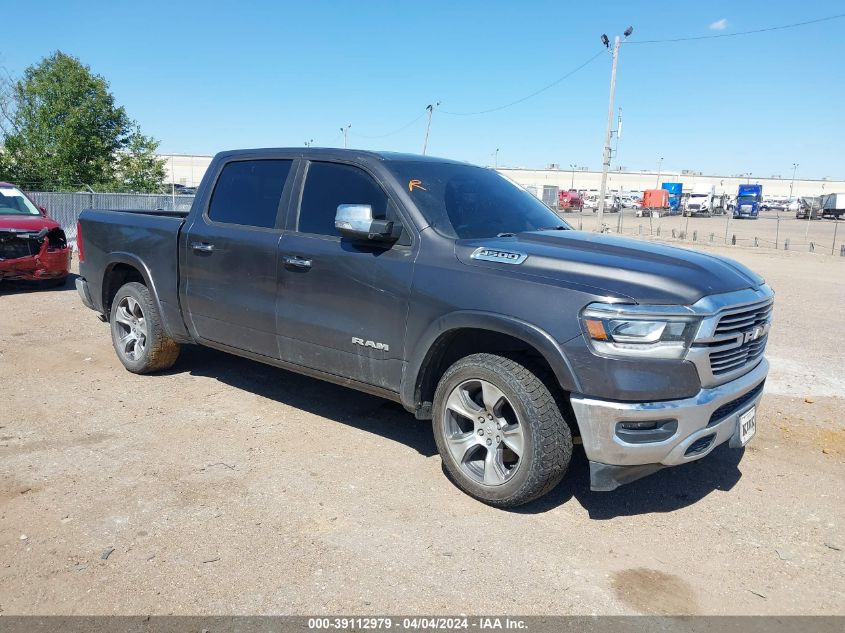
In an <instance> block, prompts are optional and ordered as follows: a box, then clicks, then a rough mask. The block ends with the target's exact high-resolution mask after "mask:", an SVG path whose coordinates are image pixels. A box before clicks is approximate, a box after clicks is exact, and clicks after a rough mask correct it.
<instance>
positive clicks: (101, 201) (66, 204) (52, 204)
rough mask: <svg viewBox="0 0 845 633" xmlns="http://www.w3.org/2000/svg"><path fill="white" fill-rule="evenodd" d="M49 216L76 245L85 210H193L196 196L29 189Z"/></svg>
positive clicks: (31, 196) (28, 193) (30, 193)
mask: <svg viewBox="0 0 845 633" xmlns="http://www.w3.org/2000/svg"><path fill="white" fill-rule="evenodd" d="M27 195H29V197H30V198H32V200H33V201H34V202H35V204H37V205H38V206H40V207H45V208H46V209H47V215H49V216H50V217H51V218H53V219H54V220H55V221H56V222H58V223H59V224H61V226H62V229H63V230H64V232H65V234H66V235H67V239H68V242H70V243H72V244H74V245H75V244H76V221H77V220H78V219H79V214H80V213H82V210H83V209H111V210H114V211H120V210H125V209H143V210H145V211H156V210H163V211H190V209H191V204H192V203H193V201H194V196H170V195H166V194H146V193H55V192H47V191H27Z"/></svg>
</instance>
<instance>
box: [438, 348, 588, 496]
mask: <svg viewBox="0 0 845 633" xmlns="http://www.w3.org/2000/svg"><path fill="white" fill-rule="evenodd" d="M538 373H541V372H535V371H532V370H531V369H529V368H528V367H527V366H526V365H523V364H521V363H520V362H517V361H516V360H512V359H510V358H505V357H502V356H496V355H493V354H473V355H471V356H467V357H465V358H462V359H461V360H459V361H457V362H456V363H455V364H454V365H452V366H451V367H450V368H449V369H448V370H447V371H446V373H445V374H444V375H443V377H442V378H441V380H440V383H439V384H438V386H437V391H436V393H435V395H434V419H433V426H434V438H435V441H436V443H437V448H438V450H439V452H440V456H441V458H442V460H443V467H444V469H445V470H446V473H447V474H448V475H449V478H450V479H451V480H452V481H453V482H454V483H455V484H456V485H457V486H458V488H460V489H461V490H463V491H464V492H466V493H467V494H469V495H470V496H472V497H475V498H476V499H478V500H480V501H483V502H484V503H487V504H490V505H493V506H498V507H503V508H506V507H513V506H518V505H521V504H523V503H527V502H529V501H532V500H534V499H536V498H537V497H540V496H541V495H544V494H545V493H547V492H549V491H550V490H551V489H552V488H554V487H555V486H556V485H557V484H558V483H559V482H560V480H561V479H562V478H563V476H564V474H565V473H566V469H567V467H568V466H569V459H570V457H571V455H572V434H571V432H570V430H569V426H568V425H567V423H566V421H565V420H564V419H563V416H562V415H561V412H560V409H559V407H558V405H557V403H556V402H555V399H554V397H553V396H552V394H551V392H550V391H549V389H548V388H547V387H546V385H545V384H544V383H543V381H542V380H541V379H540V378H539V377H538Z"/></svg>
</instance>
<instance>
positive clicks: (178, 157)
mask: <svg viewBox="0 0 845 633" xmlns="http://www.w3.org/2000/svg"><path fill="white" fill-rule="evenodd" d="M159 157H160V158H162V159H163V160H164V161H165V170H166V172H167V181H166V182H167V183H168V184H170V183H174V184H176V185H182V186H185V187H196V186H198V185H199V184H200V180H202V176H203V174H204V173H205V170H206V169H208V165H209V164H210V163H211V159H212V157H211V156H205V155H191V154H161V155H160V156H159ZM498 171H499V172H500V173H502V174H503V175H505V176H507V177H508V178H510V179H511V180H513V181H514V182H516V183H519V184H520V185H522V186H524V187H529V186H535V187H537V186H539V187H542V186H543V185H552V186H555V187H558V188H559V189H564V190H565V189H569V188H574V189H578V190H581V191H588V192H589V191H598V190H599V187H600V185H601V172H600V171H588V170H585V169H575V170H567V169H559V168H557V167H556V166H554V165H552V166H550V167H549V168H547V169H523V168H512V167H500V168H498ZM661 182H680V183H683V185H684V190H685V191H689V190H691V189H692V187H693V186H694V185H696V184H702V183H706V184H708V185H714V186H715V187H716V193H727V194H731V195H736V190H737V187H738V186H739V184H740V183H747V182H750V183H759V184H761V185H763V193H764V195H765V196H767V197H768V196H772V197H783V198H788V197H789V196H790V189H791V192H792V195H793V196H818V195H821V194H823V193H839V192H845V180H828V179H805V178H799V179H796V180H795V183H794V185H793V183H792V179H791V178H780V177H769V178H759V177H757V176H753V175H748V174H743V175H732V176H713V175H705V174H702V173H700V172H691V171H671V170H664V171H661V172H660V173H658V172H656V171H626V170H624V169H615V170H612V171H610V172H609V174H608V177H607V186H608V189H609V190H611V191H645V190H646V189H654V188H657V187H659V186H660V185H659V183H661Z"/></svg>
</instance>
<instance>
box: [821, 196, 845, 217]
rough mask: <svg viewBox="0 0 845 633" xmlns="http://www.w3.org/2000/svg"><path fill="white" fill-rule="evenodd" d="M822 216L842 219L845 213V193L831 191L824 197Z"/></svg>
mask: <svg viewBox="0 0 845 633" xmlns="http://www.w3.org/2000/svg"><path fill="white" fill-rule="evenodd" d="M821 206H822V217H823V218H836V219H837V220H838V219H840V218H841V217H842V216H843V215H845V193H829V194H827V195H826V196H823V198H822V205H821Z"/></svg>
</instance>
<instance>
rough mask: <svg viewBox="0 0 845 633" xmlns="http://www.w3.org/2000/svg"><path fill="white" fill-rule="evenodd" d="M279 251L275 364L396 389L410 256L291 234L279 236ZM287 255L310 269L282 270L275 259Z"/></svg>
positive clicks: (404, 252) (395, 249) (408, 252)
mask: <svg viewBox="0 0 845 633" xmlns="http://www.w3.org/2000/svg"><path fill="white" fill-rule="evenodd" d="M279 247H280V252H281V254H282V256H281V257H280V258H279V261H280V272H279V300H278V304H277V308H276V312H277V314H278V332H279V349H280V354H281V357H282V359H283V360H287V361H289V362H292V363H296V364H298V365H305V366H306V367H311V368H314V369H319V370H322V371H326V372H329V373H332V374H335V375H338V376H344V377H346V378H352V379H354V380H358V381H361V382H366V383H368V384H372V385H377V386H379V387H384V388H387V389H393V390H398V389H399V383H400V381H401V378H402V362H401V360H402V352H403V347H404V343H405V322H406V320H407V314H408V296H409V294H410V288H411V277H412V273H413V268H412V265H413V257H412V251H411V249H410V248H408V247H400V246H394V247H393V248H391V249H388V250H384V249H372V248H367V247H361V246H357V245H355V244H352V243H351V242H350V241H348V240H345V239H344V240H341V239H338V238H330V237H317V236H311V235H305V234H295V233H286V234H285V235H284V236H283V237H282V239H281V241H280V243H279ZM287 255H295V256H297V257H300V258H304V259H310V260H311V268H310V269H307V270H302V269H295V268H293V267H291V266H290V265H286V264H285V263H284V262H283V260H282V257H284V256H287ZM353 339H357V341H355V342H353Z"/></svg>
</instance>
